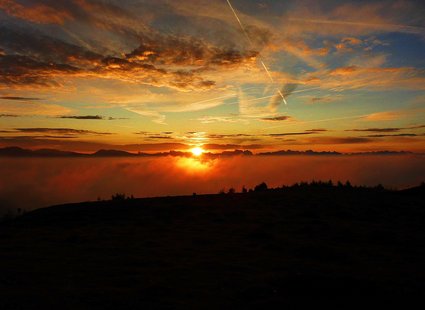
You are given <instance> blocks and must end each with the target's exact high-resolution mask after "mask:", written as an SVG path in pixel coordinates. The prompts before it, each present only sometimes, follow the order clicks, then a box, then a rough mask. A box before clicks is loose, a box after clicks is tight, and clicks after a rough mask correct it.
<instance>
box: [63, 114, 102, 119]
mask: <svg viewBox="0 0 425 310" xmlns="http://www.w3.org/2000/svg"><path fill="white" fill-rule="evenodd" d="M57 118H67V119H79V120H103V119H105V118H104V117H103V116H100V115H64V116H58V117H57Z"/></svg>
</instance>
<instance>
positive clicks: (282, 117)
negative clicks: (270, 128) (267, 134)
mask: <svg viewBox="0 0 425 310" xmlns="http://www.w3.org/2000/svg"><path fill="white" fill-rule="evenodd" d="M291 119H292V117H291V116H287V115H280V116H273V117H264V118H261V120H262V121H267V122H278V121H287V120H291Z"/></svg>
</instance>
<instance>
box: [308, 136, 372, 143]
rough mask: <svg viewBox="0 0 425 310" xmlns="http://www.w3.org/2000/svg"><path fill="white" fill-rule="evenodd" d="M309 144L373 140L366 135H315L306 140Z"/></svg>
mask: <svg viewBox="0 0 425 310" xmlns="http://www.w3.org/2000/svg"><path fill="white" fill-rule="evenodd" d="M305 142H306V143H309V144H363V143H370V142H373V140H372V139H370V138H364V137H315V138H309V139H308V140H306V141H305Z"/></svg>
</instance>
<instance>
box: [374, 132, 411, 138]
mask: <svg viewBox="0 0 425 310" xmlns="http://www.w3.org/2000/svg"><path fill="white" fill-rule="evenodd" d="M416 136H417V134H414V133H398V134H393V135H367V136H366V137H368V138H385V137H416Z"/></svg>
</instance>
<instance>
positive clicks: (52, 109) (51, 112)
mask: <svg viewBox="0 0 425 310" xmlns="http://www.w3.org/2000/svg"><path fill="white" fill-rule="evenodd" d="M0 70H1V69H0ZM0 111H1V112H2V113H4V114H14V115H18V116H34V115H37V116H53V117H56V116H57V115H61V114H62V115H63V114H68V113H70V112H71V111H72V110H71V109H69V108H66V107H63V106H60V105H57V104H48V103H41V102H21V101H16V102H10V101H5V102H0Z"/></svg>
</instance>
